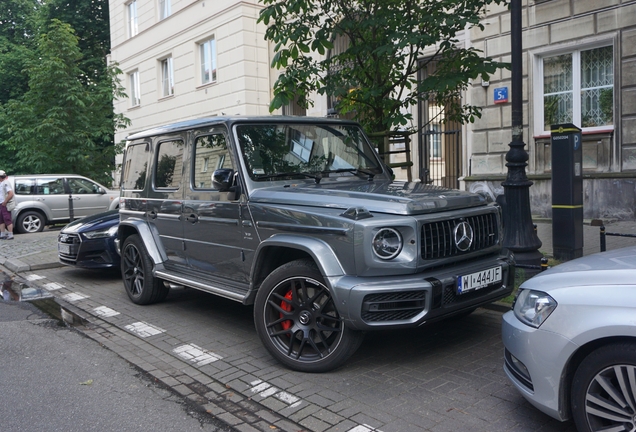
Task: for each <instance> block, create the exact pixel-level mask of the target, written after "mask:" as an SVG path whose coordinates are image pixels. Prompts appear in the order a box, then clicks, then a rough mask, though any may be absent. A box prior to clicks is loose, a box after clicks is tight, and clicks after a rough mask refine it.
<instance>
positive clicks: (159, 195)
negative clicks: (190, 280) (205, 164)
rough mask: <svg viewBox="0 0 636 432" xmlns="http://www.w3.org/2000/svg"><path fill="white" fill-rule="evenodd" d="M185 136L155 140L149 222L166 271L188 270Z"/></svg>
mask: <svg viewBox="0 0 636 432" xmlns="http://www.w3.org/2000/svg"><path fill="white" fill-rule="evenodd" d="M184 136H185V133H184V134H171V135H169V136H162V137H159V138H157V139H156V140H155V151H154V155H153V157H154V161H153V165H152V166H153V170H152V173H151V182H150V191H149V193H148V199H147V202H146V213H145V215H146V220H147V222H148V224H149V225H150V226H151V228H152V231H154V232H156V233H157V234H158V235H159V239H160V241H161V243H162V245H163V249H164V250H165V252H166V255H167V258H168V259H167V262H165V263H164V265H165V266H166V268H167V269H170V268H171V267H172V268H174V269H175V270H179V269H183V268H186V267H187V262H186V259H185V254H184V247H183V227H182V225H181V213H182V208H183V184H182V183H183V182H182V176H183V166H184V163H185V157H186V153H185V139H184Z"/></svg>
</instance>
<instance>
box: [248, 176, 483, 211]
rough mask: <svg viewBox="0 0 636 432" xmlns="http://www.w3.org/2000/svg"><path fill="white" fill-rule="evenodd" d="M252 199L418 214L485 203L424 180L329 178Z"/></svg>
mask: <svg viewBox="0 0 636 432" xmlns="http://www.w3.org/2000/svg"><path fill="white" fill-rule="evenodd" d="M250 201H251V202H253V203H261V204H276V205H300V206H312V207H326V208H338V209H343V210H346V209H348V208H352V207H357V208H365V209H367V210H369V211H371V212H379V213H388V214H399V215H417V214H423V213H435V212H440V211H447V210H453V209H457V208H466V207H476V206H482V205H486V200H485V198H484V197H482V196H481V195H477V194H474V193H470V192H464V191H459V190H455V189H448V188H442V187H438V186H431V185H426V184H422V183H415V182H411V183H405V182H390V181H384V182H382V181H377V180H374V181H360V180H358V181H350V180H347V181H339V180H335V181H328V182H324V183H320V184H315V183H308V182H307V183H305V182H301V183H293V184H285V185H280V186H273V187H266V188H260V189H255V190H253V191H252V192H251V194H250Z"/></svg>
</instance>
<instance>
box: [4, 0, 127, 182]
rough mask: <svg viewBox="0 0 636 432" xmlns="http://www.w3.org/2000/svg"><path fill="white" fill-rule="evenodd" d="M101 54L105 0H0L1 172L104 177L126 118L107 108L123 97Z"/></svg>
mask: <svg viewBox="0 0 636 432" xmlns="http://www.w3.org/2000/svg"><path fill="white" fill-rule="evenodd" d="M5 4H6V7H5ZM109 51H110V28H109V19H108V2H107V0H48V1H44V2H43V1H40V0H3V8H0V151H1V152H2V153H3V154H5V155H9V156H8V157H7V156H5V157H4V158H2V167H0V168H1V169H4V170H6V171H8V172H9V173H11V174H38V173H55V172H71V173H77V174H83V175H86V176H88V177H92V178H94V179H95V180H98V181H100V182H102V183H104V184H110V183H111V182H112V178H111V173H112V172H113V170H114V168H115V155H116V153H119V152H121V151H122V146H121V144H115V143H114V133H115V130H116V129H118V128H122V127H124V126H125V125H127V124H129V120H128V119H126V118H125V117H124V116H123V115H115V114H114V112H113V106H112V101H113V98H120V97H124V96H125V94H124V89H123V87H122V86H121V84H120V82H119V79H118V78H117V76H118V74H120V73H121V71H119V70H118V69H117V67H116V65H108V64H107V63H106V56H107V54H108V53H109Z"/></svg>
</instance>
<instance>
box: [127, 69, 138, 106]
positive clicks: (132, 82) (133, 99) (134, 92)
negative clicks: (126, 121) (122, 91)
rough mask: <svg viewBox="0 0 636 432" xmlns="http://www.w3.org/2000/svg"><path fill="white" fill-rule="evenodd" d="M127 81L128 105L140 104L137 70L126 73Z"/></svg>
mask: <svg viewBox="0 0 636 432" xmlns="http://www.w3.org/2000/svg"><path fill="white" fill-rule="evenodd" d="M128 83H129V86H130V92H129V93H130V106H133V107H135V106H139V105H140V104H141V89H140V87H139V71H134V72H132V73H130V74H128Z"/></svg>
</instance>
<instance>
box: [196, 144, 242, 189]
mask: <svg viewBox="0 0 636 432" xmlns="http://www.w3.org/2000/svg"><path fill="white" fill-rule="evenodd" d="M221 168H232V169H233V168H234V167H233V165H232V160H231V158H230V152H229V150H228V148H227V141H226V139H225V135H223V134H215V135H205V136H200V137H198V138H197V139H196V141H195V146H194V169H193V170H192V185H193V187H194V189H212V175H213V173H214V171H215V170H218V169H221Z"/></svg>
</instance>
